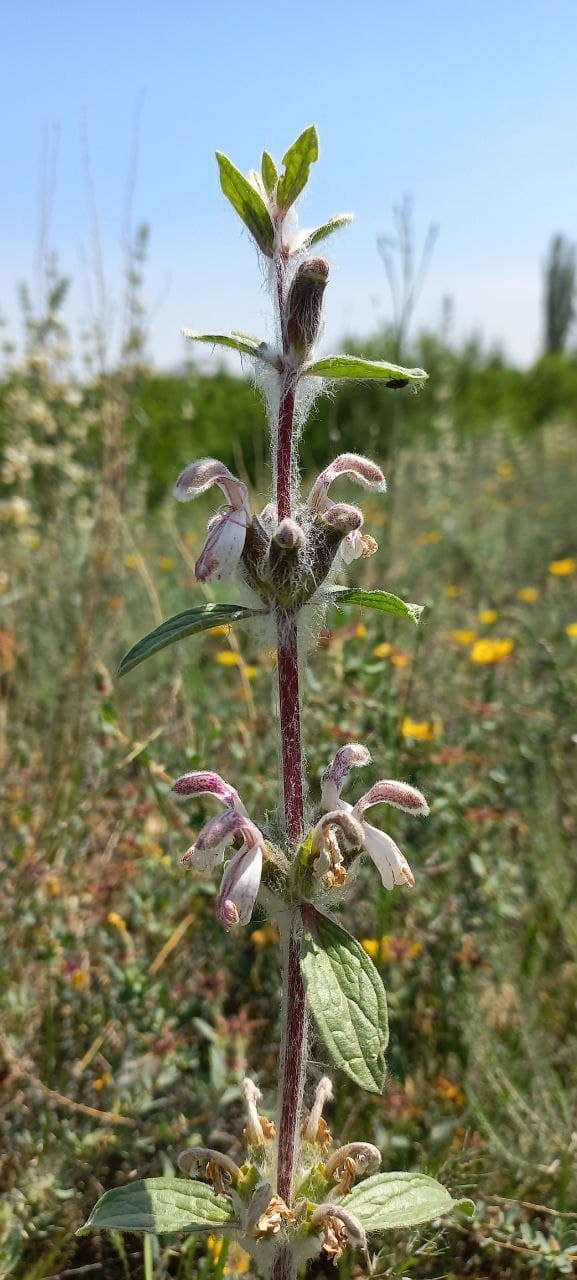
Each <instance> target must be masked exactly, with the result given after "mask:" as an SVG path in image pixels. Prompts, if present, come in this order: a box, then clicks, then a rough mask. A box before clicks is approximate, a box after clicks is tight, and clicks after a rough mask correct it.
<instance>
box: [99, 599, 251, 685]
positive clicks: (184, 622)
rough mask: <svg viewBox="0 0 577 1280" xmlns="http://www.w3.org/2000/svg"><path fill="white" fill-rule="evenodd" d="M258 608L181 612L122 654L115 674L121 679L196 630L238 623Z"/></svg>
mask: <svg viewBox="0 0 577 1280" xmlns="http://www.w3.org/2000/svg"><path fill="white" fill-rule="evenodd" d="M258 612H259V611H258V609H247V608H245V606H244V605H241V604H197V605H194V607H193V608H192V609H185V610H184V611H183V613H176V614H175V615H174V617H173V618H167V620H166V622H161V624H160V626H159V627H155V628H154V631H149V632H148V635H146V636H143V638H142V640H138V641H137V643H136V644H135V645H133V646H132V649H129V650H128V653H125V655H124V657H123V659H122V661H121V662H120V664H119V667H118V672H117V675H119V676H124V675H126V672H127V671H132V669H133V668H134V667H138V666H139V665H140V663H141V662H144V660H145V658H150V656H151V654H153V653H158V652H159V651H160V649H166V648H167V646H168V645H169V644H174V643H175V642H176V641H177V640H184V638H185V636H194V635H196V634H197V632H199V631H208V629H209V628H210V627H217V626H222V625H224V624H225V623H227V622H238V621H239V620H240V619H241V618H252V617H254V616H255V614H256V613H258Z"/></svg>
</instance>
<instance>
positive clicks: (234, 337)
mask: <svg viewBox="0 0 577 1280" xmlns="http://www.w3.org/2000/svg"><path fill="white" fill-rule="evenodd" d="M180 332H181V333H182V335H183V337H185V338H190V340H191V342H208V343H210V345H211V347H232V349H233V350H234V351H240V352H242V354H243V355H247V356H258V357H259V359H261V360H266V359H267V355H266V352H267V345H266V342H262V341H261V339H260V338H251V337H250V336H249V335H248V334H247V333H240V332H233V333H197V332H196V329H181V331H180Z"/></svg>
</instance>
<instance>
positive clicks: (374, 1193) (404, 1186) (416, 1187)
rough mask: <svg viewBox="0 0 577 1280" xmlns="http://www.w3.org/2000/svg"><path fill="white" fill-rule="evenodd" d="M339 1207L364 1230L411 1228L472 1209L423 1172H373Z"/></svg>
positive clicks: (471, 1206)
mask: <svg viewBox="0 0 577 1280" xmlns="http://www.w3.org/2000/svg"><path fill="white" fill-rule="evenodd" d="M341 1204H342V1206H343V1208H344V1209H348V1210H349V1212H350V1213H354V1215H355V1217H356V1218H358V1219H359V1221H360V1222H362V1224H363V1227H364V1228H365V1231H389V1230H392V1229H393V1228H395V1227H415V1226H417V1225H418V1223H420V1222H430V1221H431V1219H432V1218H438V1217H439V1216H440V1215H441V1214H443V1213H450V1212H451V1210H453V1209H460V1210H461V1211H462V1212H463V1213H469V1214H470V1213H473V1212H474V1209H475V1206H474V1204H473V1202H472V1201H471V1200H453V1197H452V1196H451V1195H450V1193H449V1192H448V1191H447V1188H446V1187H443V1186H442V1185H441V1183H440V1182H436V1180H435V1178H429V1177H427V1176H426V1174H424V1173H375V1174H374V1175H373V1177H372V1178H366V1179H365V1181H364V1182H360V1183H359V1185H358V1186H357V1187H354V1188H353V1190H352V1191H351V1192H350V1193H349V1195H348V1196H345V1197H344V1199H343V1200H341Z"/></svg>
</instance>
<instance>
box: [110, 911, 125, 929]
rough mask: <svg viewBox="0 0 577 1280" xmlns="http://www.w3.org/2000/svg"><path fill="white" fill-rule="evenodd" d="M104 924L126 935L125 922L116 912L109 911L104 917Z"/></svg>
mask: <svg viewBox="0 0 577 1280" xmlns="http://www.w3.org/2000/svg"><path fill="white" fill-rule="evenodd" d="M106 923H107V924H111V925H113V926H114V928H115V929H119V930H120V932H121V933H126V927H127V926H126V920H125V919H124V916H121V915H119V914H118V911H109V912H108V915H107V917H106Z"/></svg>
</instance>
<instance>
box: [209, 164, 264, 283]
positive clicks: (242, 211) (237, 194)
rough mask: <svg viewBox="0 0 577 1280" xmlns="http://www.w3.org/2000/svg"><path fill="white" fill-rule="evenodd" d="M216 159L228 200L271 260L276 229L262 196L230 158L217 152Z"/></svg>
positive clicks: (221, 182) (221, 183)
mask: <svg viewBox="0 0 577 1280" xmlns="http://www.w3.org/2000/svg"><path fill="white" fill-rule="evenodd" d="M216 158H217V161H218V168H219V171H220V185H221V187H222V190H223V192H224V194H225V196H226V198H227V200H230V203H231V205H232V207H233V209H236V212H237V213H238V216H239V218H242V221H243V222H244V225H245V227H248V229H249V231H250V233H251V235H253V236H254V238H255V240H256V242H257V244H258V246H259V249H262V251H263V253H266V254H267V257H269V258H271V257H272V250H273V242H274V227H273V225H272V222H271V220H270V216H269V212H268V209H267V207H266V204H265V202H264V200H263V198H262V196H261V195H260V194H259V192H258V191H257V190H256V188H255V187H253V186H252V184H251V183H250V182H249V180H248V178H245V176H244V173H241V172H240V169H237V168H236V166H235V165H234V164H233V163H232V160H229V158H228V156H224V155H223V154H222V152H221V151H217V152H216Z"/></svg>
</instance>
